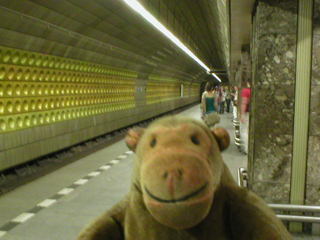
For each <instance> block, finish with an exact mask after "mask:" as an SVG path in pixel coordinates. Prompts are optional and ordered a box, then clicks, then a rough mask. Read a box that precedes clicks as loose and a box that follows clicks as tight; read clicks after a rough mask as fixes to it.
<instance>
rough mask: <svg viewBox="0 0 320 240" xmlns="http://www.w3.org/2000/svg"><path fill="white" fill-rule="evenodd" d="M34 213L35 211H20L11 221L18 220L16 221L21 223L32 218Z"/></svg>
mask: <svg viewBox="0 0 320 240" xmlns="http://www.w3.org/2000/svg"><path fill="white" fill-rule="evenodd" d="M34 215H35V213H22V214H20V215H19V216H18V217H15V218H14V219H12V220H11V221H12V222H18V223H23V222H25V221H27V220H28V219H30V218H32V217H33V216H34Z"/></svg>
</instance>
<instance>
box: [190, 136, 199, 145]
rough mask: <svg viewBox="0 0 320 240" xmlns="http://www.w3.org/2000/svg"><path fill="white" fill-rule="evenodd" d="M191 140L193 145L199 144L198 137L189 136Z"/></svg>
mask: <svg viewBox="0 0 320 240" xmlns="http://www.w3.org/2000/svg"><path fill="white" fill-rule="evenodd" d="M191 141H192V142H193V143H194V144H195V145H199V144H200V141H199V139H198V138H197V137H196V136H195V135H193V136H191Z"/></svg>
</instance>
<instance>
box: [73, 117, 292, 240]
mask: <svg viewBox="0 0 320 240" xmlns="http://www.w3.org/2000/svg"><path fill="white" fill-rule="evenodd" d="M229 142H230V137H229V134H228V133H227V131H226V130H225V129H223V128H215V129H212V130H211V129H209V128H208V127H207V126H206V125H205V124H204V123H203V122H201V121H198V120H196V119H192V118H185V117H180V116H170V117H165V118H161V119H159V120H157V121H155V122H153V123H152V124H151V125H150V126H149V127H148V128H146V129H143V128H137V129H131V130H130V131H129V132H128V134H127V136H126V143H127V145H128V147H129V148H130V149H131V150H133V151H135V153H136V159H135V164H134V170H133V179H132V185H131V189H130V192H129V194H128V195H127V196H126V197H125V198H124V199H123V200H122V201H120V202H119V203H118V204H117V205H115V206H114V207H113V208H111V209H110V210H109V211H107V212H106V213H105V214H103V215H102V216H101V217H100V218H98V219H97V220H95V221H94V222H93V223H91V224H90V225H89V226H88V227H87V228H85V229H84V230H83V231H82V232H81V234H80V236H79V237H78V240H89V239H90V240H93V239H94V240H120V239H125V240H189V239H201V240H205V239H210V240H213V239H218V240H224V239H235V240H241V239H243V240H250V239H257V240H280V239H281V240H285V239H292V238H291V236H290V234H289V232H288V231H287V230H286V228H285V227H284V225H283V224H282V222H281V220H279V219H278V218H277V217H276V215H275V214H274V212H273V211H272V210H271V209H270V208H269V207H268V206H267V205H266V204H265V203H264V201H263V200H261V199H260V198H259V197H258V196H257V195H255V194H254V193H252V192H251V191H249V190H247V189H244V188H240V187H239V186H237V184H236V182H235V181H234V179H233V178H232V176H231V174H230V172H229V170H228V168H227V166H226V165H225V163H224V162H223V160H222V156H221V151H222V150H224V149H225V148H227V147H228V145H229Z"/></svg>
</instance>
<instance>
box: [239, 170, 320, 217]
mask: <svg viewBox="0 0 320 240" xmlns="http://www.w3.org/2000/svg"><path fill="white" fill-rule="evenodd" d="M237 177H238V179H237V180H238V185H239V186H240V187H245V185H244V181H245V180H247V170H246V169H245V168H239V169H238V176H237ZM268 205H269V206H270V207H271V208H272V209H273V210H278V211H293V212H309V213H320V206H309V205H295V204H278V203H269V204H268ZM295 214H296V213H295ZM277 217H278V218H280V219H281V220H283V221H290V222H309V223H320V217H315V216H299V215H292V214H289V213H288V214H283V213H282V214H277Z"/></svg>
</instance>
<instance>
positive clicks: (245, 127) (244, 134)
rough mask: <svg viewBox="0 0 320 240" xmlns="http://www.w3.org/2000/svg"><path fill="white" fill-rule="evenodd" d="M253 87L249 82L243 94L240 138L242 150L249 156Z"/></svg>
mask: <svg viewBox="0 0 320 240" xmlns="http://www.w3.org/2000/svg"><path fill="white" fill-rule="evenodd" d="M250 87H251V85H250V82H249V81H247V87H246V88H244V89H243V90H242V92H241V106H240V116H241V121H240V138H241V142H242V150H243V152H244V153H245V154H248V145H249V112H250V95H251V89H250Z"/></svg>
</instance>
